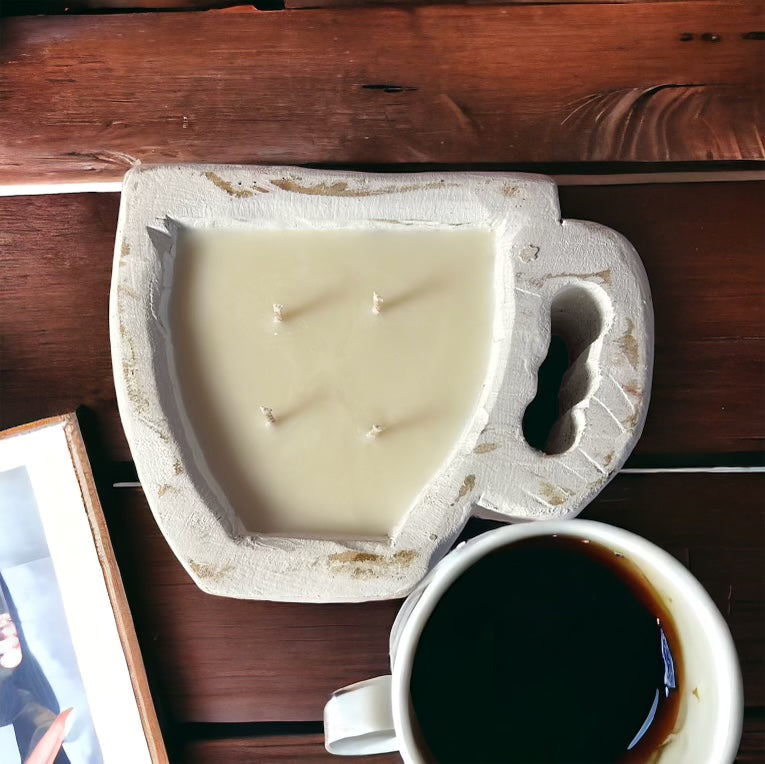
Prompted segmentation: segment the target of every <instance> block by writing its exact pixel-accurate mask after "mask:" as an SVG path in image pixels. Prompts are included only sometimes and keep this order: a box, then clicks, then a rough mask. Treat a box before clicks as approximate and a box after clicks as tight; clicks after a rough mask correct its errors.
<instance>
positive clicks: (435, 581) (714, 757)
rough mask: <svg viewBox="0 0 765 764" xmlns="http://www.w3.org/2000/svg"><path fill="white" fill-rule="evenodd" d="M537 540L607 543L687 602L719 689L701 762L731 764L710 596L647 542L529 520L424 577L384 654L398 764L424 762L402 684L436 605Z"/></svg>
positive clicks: (733, 680)
mask: <svg viewBox="0 0 765 764" xmlns="http://www.w3.org/2000/svg"><path fill="white" fill-rule="evenodd" d="M541 536H567V537H573V538H588V539H590V540H591V541H593V542H595V543H598V544H601V545H604V546H610V545H613V546H614V547H616V551H619V552H623V553H624V554H625V556H626V557H627V558H628V559H629V560H631V561H633V562H634V563H636V564H638V565H641V567H640V570H641V572H643V573H644V574H646V571H645V570H643V567H642V565H646V566H648V567H649V568H650V572H651V573H652V574H656V576H657V577H658V578H659V579H663V580H666V581H668V582H671V584H672V585H673V587H674V588H676V589H680V590H682V591H683V593H684V599H685V600H686V601H687V602H690V603H694V612H695V614H696V617H697V618H698V619H699V620H700V621H701V622H702V623H703V628H704V633H705V634H706V636H707V642H708V643H709V646H710V653H712V652H713V653H714V660H712V661H710V667H711V672H712V675H713V677H714V683H715V686H717V687H719V688H720V693H719V697H720V709H719V713H718V714H717V717H716V720H715V725H714V727H713V728H712V730H711V731H712V738H711V741H710V743H711V744H710V747H709V751H708V754H709V756H708V761H709V762H725V761H733V759H734V758H735V756H736V753H737V751H738V746H739V742H740V737H741V728H742V724H743V706H744V699H743V682H742V678H741V669H740V665H739V660H738V654H737V652H736V648H735V645H734V642H733V637H732V635H731V633H730V629H729V627H728V625H727V623H726V621H725V619H724V618H723V616H722V614H721V613H720V611H719V609H718V608H717V606H716V605H715V603H714V601H713V600H712V598H711V596H710V595H709V593H708V592H707V590H706V589H705V588H704V587H703V586H702V585H701V583H700V582H699V581H698V580H697V579H696V577H695V576H694V575H693V574H692V573H691V572H690V571H689V570H688V569H687V568H686V567H685V565H683V564H682V563H681V562H680V561H679V560H677V559H675V558H674V557H673V556H672V555H670V554H669V553H668V552H666V551H665V550H663V549H662V548H661V547H659V546H657V545H656V544H654V543H653V542H651V541H648V539H645V538H643V537H642V536H639V535H637V534H635V533H632V532H631V531H627V530H624V529H622V528H619V527H617V526H613V525H609V524H607V523H602V522H597V521H594V520H580V519H572V520H549V521H537V522H530V523H522V524H517V525H508V526H505V527H502V528H496V529H494V530H491V531H487V532H486V533H482V534H480V535H479V536H476V537H474V538H473V539H470V540H469V541H466V542H464V543H463V544H461V545H460V546H458V547H456V548H455V549H454V550H452V551H451V552H449V553H448V554H447V555H446V556H445V557H444V558H443V559H442V560H441V561H440V562H439V563H438V565H437V566H436V567H435V568H434V569H433V570H432V571H431V574H430V576H429V577H428V579H429V580H428V583H427V585H426V586H425V587H424V588H423V590H422V591H421V593H420V596H419V599H418V600H417V602H416V603H415V604H414V606H413V608H412V610H411V612H410V613H409V615H408V617H407V618H406V620H405V621H404V623H403V624H402V626H401V635H400V637H399V639H398V641H397V645H396V648H395V655H393V654H392V655H391V661H392V665H393V670H392V675H393V679H392V687H391V701H392V712H393V721H394V727H395V730H396V736H397V738H398V741H399V750H400V752H401V754H402V756H403V757H404V761H411V762H413V764H425V761H426V760H425V759H424V758H423V756H422V754H421V753H420V752H419V750H418V748H417V745H416V741H415V735H414V730H413V728H412V724H411V719H410V716H411V714H410V713H409V710H410V705H411V703H410V700H409V684H410V681H411V674H412V667H413V664H414V655H415V653H416V647H417V644H418V642H419V639H420V636H421V634H422V631H423V629H424V627H425V624H426V623H427V621H428V619H429V618H430V615H431V613H432V612H433V610H434V608H435V606H436V604H437V603H438V602H439V600H440V599H441V597H442V596H443V594H444V593H445V592H446V591H447V590H448V589H449V587H450V586H451V585H452V584H453V583H454V582H455V581H456V580H457V579H458V578H459V577H460V576H461V575H462V574H463V573H464V572H465V571H466V570H467V568H468V567H470V566H471V565H472V564H473V563H474V562H476V561H477V560H479V559H481V558H482V557H484V556H485V555H486V554H488V553H489V552H491V551H493V550H495V549H497V548H499V547H502V546H504V545H507V544H510V543H513V542H516V541H520V540H522V539H527V538H534V537H541ZM442 566H443V567H442ZM439 567H441V570H439ZM649 584H650V585H651V586H653V587H655V584H654V580H653V575H651V576H649ZM667 607H668V608H669V609H670V611H671V610H672V607H671V605H669V604H667ZM394 658H395V660H394Z"/></svg>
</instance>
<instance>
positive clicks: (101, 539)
mask: <svg viewBox="0 0 765 764" xmlns="http://www.w3.org/2000/svg"><path fill="white" fill-rule="evenodd" d="M59 425H61V426H63V429H64V435H65V437H66V441H67V445H68V446H69V455H70V457H71V460H72V466H73V468H74V472H75V475H76V477H77V483H78V485H79V487H80V495H81V496H82V503H83V506H84V507H85V513H86V515H87V518H88V525H89V527H90V533H91V536H92V538H93V544H94V545H95V549H96V555H97V556H98V562H99V564H100V566H101V571H102V573H103V576H104V583H105V585H106V591H107V594H108V595H109V602H110V604H111V606H112V613H113V614H114V621H115V624H116V627H117V633H118V634H119V638H120V644H121V646H122V652H123V654H124V656H125V663H126V664H127V667H128V673H129V674H130V682H131V685H132V687H133V695H134V696H135V700H136V706H137V708H138V714H139V716H140V719H141V726H142V728H143V732H144V736H145V737H146V744H147V747H148V749H149V755H150V756H151V760H152V761H153V762H154V764H169V759H168V756H167V751H166V749H165V744H164V741H163V738H162V732H161V730H160V727H159V720H158V719H157V713H156V710H155V708H154V702H153V700H152V697H151V692H150V690H149V681H148V678H147V676H146V668H145V666H144V663H143V658H142V656H141V649H140V647H139V645H138V637H137V635H136V632H135V626H134V624H133V617H132V615H131V613H130V607H129V606H128V602H127V596H126V595H125V587H124V586H123V584H122V577H121V575H120V572H119V568H118V566H117V560H116V558H115V556H114V548H113V547H112V542H111V538H110V536H109V530H108V528H107V525H106V519H105V517H104V512H103V509H102V507H101V501H100V499H99V498H98V492H97V490H96V485H95V481H94V480H93V474H92V472H91V470H90V460H89V459H88V455H87V451H86V450H85V443H84V441H83V439H82V432H81V430H80V424H79V421H78V419H77V414H76V413H74V412H70V413H67V414H60V415H58V416H52V417H47V418H45V419H39V420H37V421H35V422H30V423H28V424H22V425H19V426H17V427H12V428H10V429H8V430H4V431H2V432H0V439H6V438H11V437H14V436H16V435H22V434H24V433H26V432H31V431H33V430H38V429H42V428H44V427H54V426H59Z"/></svg>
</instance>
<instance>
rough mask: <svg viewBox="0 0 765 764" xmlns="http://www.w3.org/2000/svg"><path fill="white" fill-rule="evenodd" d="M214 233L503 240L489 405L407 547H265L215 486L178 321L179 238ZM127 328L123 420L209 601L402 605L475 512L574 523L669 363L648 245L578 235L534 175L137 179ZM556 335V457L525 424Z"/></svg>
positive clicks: (249, 174)
mask: <svg viewBox="0 0 765 764" xmlns="http://www.w3.org/2000/svg"><path fill="white" fill-rule="evenodd" d="M210 221H213V222H214V224H215V225H217V226H220V227H223V228H225V226H226V222H227V221H236V224H237V225H238V226H243V225H244V226H249V227H251V228H252V229H259V228H263V227H271V228H273V227H274V226H276V227H279V226H281V227H284V228H289V229H305V230H326V229H333V228H342V227H344V226H345V227H348V226H352V227H356V228H358V227H362V228H379V229H390V230H399V229H402V228H405V227H408V228H409V229H411V228H433V227H435V228H444V229H449V228H452V227H460V228H465V227H472V228H478V229H484V230H486V229H488V230H490V231H492V232H493V233H494V235H495V241H496V251H495V267H494V273H495V277H494V278H495V286H494V303H495V304H494V319H493V322H494V324H493V325H494V328H493V344H492V350H491V358H490V361H489V365H488V372H487V375H486V378H485V382H484V385H483V388H482V392H481V395H480V401H479V404H478V406H477V407H476V409H475V411H474V413H473V415H472V418H471V420H470V421H469V423H468V424H467V426H466V428H465V430H464V434H463V436H462V438H461V439H460V440H459V442H456V443H454V444H453V447H452V449H451V452H450V455H449V456H448V458H447V459H446V460H445V462H444V463H443V464H442V465H441V468H440V470H439V471H438V472H437V474H436V475H435V476H434V477H433V478H432V479H431V480H430V482H428V483H427V484H425V485H423V486H422V490H421V491H420V493H419V495H418V497H417V498H416V500H415V501H414V503H413V505H412V506H411V507H410V508H409V510H408V511H407V512H405V514H404V515H403V519H402V521H401V522H400V523H399V524H398V526H397V527H396V528H395V530H394V531H393V532H392V533H391V535H390V536H389V537H386V538H378V539H376V540H349V539H339V540H338V539H329V538H296V537H284V536H277V535H267V534H262V533H250V532H247V531H246V530H245V528H244V526H243V524H242V522H241V521H240V519H239V517H238V515H237V513H236V511H235V510H234V508H233V507H232V506H230V504H229V502H228V501H227V499H226V496H225V491H224V490H222V489H221V488H220V487H219V486H217V484H216V483H215V481H214V480H212V479H211V476H210V474H209V471H208V470H207V468H206V465H205V463H204V458H203V457H201V456H200V454H199V451H198V449H196V448H195V446H194V442H193V440H194V438H193V433H191V434H190V431H189V427H188V422H187V421H186V417H185V414H184V411H183V406H182V405H181V403H180V401H179V395H177V394H176V392H177V391H176V389H175V385H174V382H173V349H172V343H171V341H170V333H169V330H168V326H167V315H166V303H167V294H168V292H169V291H170V288H171V277H172V261H173V257H174V254H175V242H176V237H177V234H178V232H179V231H180V230H182V229H183V228H184V227H188V226H191V227H193V226H195V225H198V224H202V223H205V224H208V225H209V224H210ZM110 322H111V343H112V358H113V363H114V374H115V383H116V388H117V399H118V402H119V409H120V414H121V417H122V421H123V424H124V427H125V431H126V434H127V437H128V441H129V443H130V447H131V450H132V453H133V457H134V459H135V464H136V467H137V470H138V474H139V477H140V480H141V484H142V486H143V489H144V491H145V493H146V496H147V498H148V501H149V504H150V506H151V509H152V511H153V513H154V516H155V517H156V520H157V522H158V524H159V526H160V528H161V529H162V532H163V533H164V535H165V537H166V538H167V541H168V543H169V544H170V546H171V547H172V549H173V551H174V552H175V554H176V555H177V557H178V559H179V560H180V561H181V563H182V564H183V566H184V567H185V568H186V570H187V571H188V573H189V575H190V576H191V577H192V578H193V579H194V581H195V582H196V583H197V584H198V586H200V587H201V588H202V589H203V590H204V591H206V592H209V593H211V594H217V595H223V596H229V597H238V598H250V599H269V600H282V601H295V602H350V601H363V600H375V599H384V598H392V597H400V596H403V595H405V594H407V593H408V592H409V591H410V590H411V589H412V588H413V587H414V586H415V585H416V584H417V582H418V581H419V580H420V579H421V578H422V577H423V576H424V575H425V574H426V573H427V572H428V570H429V569H430V568H431V567H432V566H433V565H434V564H435V563H436V562H437V561H438V560H439V559H440V558H441V557H442V556H443V555H444V554H445V553H446V552H447V551H448V549H449V547H450V545H451V544H452V542H453V541H454V539H455V538H456V537H457V536H458V534H459V533H460V531H461V529H462V528H463V526H464V524H465V523H466V521H467V519H468V518H469V517H470V516H471V515H477V516H481V517H489V518H493V519H499V520H506V521H508V522H514V521H526V520H548V519H561V518H569V517H573V516H575V515H576V514H577V513H578V512H579V511H580V510H581V509H582V508H583V507H584V506H585V505H586V504H587V503H588V502H589V501H590V500H591V499H592V498H593V497H594V496H595V495H596V494H597V493H598V492H599V491H600V490H601V489H602V488H603V486H604V485H605V484H606V483H607V482H608V480H609V479H610V478H611V477H612V475H613V474H614V473H615V472H616V471H617V470H618V469H619V467H620V466H621V465H622V464H623V463H624V461H625V459H626V458H627V456H628V454H629V453H630V451H631V449H632V448H633V446H634V444H635V442H636V441H637V439H638V437H639V435H640V432H641V429H642V426H643V422H644V419H645V414H646V410H647V405H648V397H649V392H650V385H651V371H652V365H653V315H652V308H651V301H650V294H649V288H648V282H647V280H646V276H645V272H644V270H643V266H642V264H641V262H640V259H639V258H638V256H637V254H636V253H635V251H634V249H633V248H632V246H631V245H630V244H629V242H627V241H626V240H625V239H624V238H623V237H622V236H620V235H619V234H617V233H615V232H614V231H612V230H610V229H608V228H604V227H603V226H600V225H597V224H595V223H589V222H582V221H573V220H561V219H560V210H559V205H558V195H557V189H556V186H555V184H554V183H553V181H552V180H550V179H549V178H546V177H543V176H534V175H516V174H513V175H509V174H494V173H444V174H438V173H426V174H415V175H410V174H407V175H404V174H401V175H387V174H363V173H348V172H334V171H319V170H308V169H300V168H291V167H244V166H223V165H221V166H216V165H210V166H202V165H187V166H156V167H147V168H137V169H134V170H131V171H130V172H129V173H128V174H127V176H126V177H125V183H124V187H123V192H122V203H121V207H120V215H119V225H118V229H117V240H116V247H115V259H114V271H113V279H112V289H111V307H110ZM551 327H552V331H553V332H554V333H556V334H561V335H563V336H564V338H565V339H566V341H567V344H568V346H569V348H573V349H574V355H575V356H576V360H575V361H574V362H573V363H572V366H571V368H570V369H569V372H568V373H567V376H566V378H565V380H564V384H563V387H562V389H561V394H560V398H561V402H562V403H563V404H564V405H563V407H562V408H563V409H566V411H565V413H564V414H563V415H562V416H561V418H560V420H559V422H558V425H557V426H556V429H555V431H554V435H553V437H552V439H551V443H552V447H551V448H549V449H548V450H551V451H553V452H556V453H551V454H547V453H542V452H540V451H537V450H535V449H533V448H531V447H530V446H529V445H528V444H527V442H526V440H525V439H524V435H523V431H522V419H523V415H524V412H525V410H526V408H527V406H528V405H529V403H530V402H531V401H532V400H533V399H534V397H535V394H536V389H537V370H538V368H539V366H540V364H541V363H542V361H543V360H544V358H545V356H546V354H547V351H548V346H549V344H550V337H551ZM455 363H459V359H458V358H457V359H455ZM402 509H405V508H402Z"/></svg>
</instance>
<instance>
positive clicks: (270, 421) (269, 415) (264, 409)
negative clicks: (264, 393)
mask: <svg viewBox="0 0 765 764" xmlns="http://www.w3.org/2000/svg"><path fill="white" fill-rule="evenodd" d="M260 413H261V414H263V418H264V419H265V420H266V424H267V425H268V426H269V427H270V426H271V425H274V424H276V417H274V412H273V410H272V409H270V408H268V406H261V407H260Z"/></svg>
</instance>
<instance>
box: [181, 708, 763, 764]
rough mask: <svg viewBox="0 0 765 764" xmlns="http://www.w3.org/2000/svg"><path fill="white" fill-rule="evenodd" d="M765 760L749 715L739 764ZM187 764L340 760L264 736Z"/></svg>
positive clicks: (387, 763)
mask: <svg viewBox="0 0 765 764" xmlns="http://www.w3.org/2000/svg"><path fill="white" fill-rule="evenodd" d="M764 758H765V724H764V723H763V717H762V714H761V712H756V713H753V714H748V715H747V716H746V717H745V718H744V733H743V736H742V739H741V745H740V747H739V752H738V756H737V757H736V763H737V764H738V763H739V762H740V763H741V764H744V762H746V763H747V764H749V763H750V762H751V763H754V762H756V763H757V764H762V761H763V759H764ZM183 760H184V761H185V762H186V764H221V762H226V764H250V762H258V764H273V762H284V761H293V762H294V761H300V762H301V764H303V763H305V764H331V762H335V764H336V763H337V757H335V756H330V755H329V754H328V753H327V752H326V751H325V750H324V739H323V737H322V736H321V735H300V736H297V735H292V736H271V735H268V736H263V737H250V738H229V739H227V740H196V741H193V742H190V743H189V744H188V745H187V746H186V747H185V749H184V758H183ZM353 761H354V762H357V761H358V762H369V764H373V763H374V762H379V764H398V763H399V762H401V757H400V756H399V755H398V754H386V755H384V756H374V757H372V756H369V757H364V758H358V759H353Z"/></svg>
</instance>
